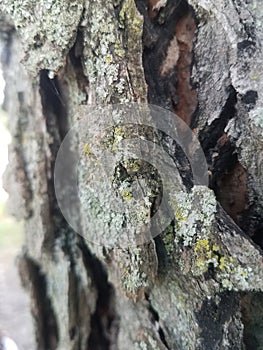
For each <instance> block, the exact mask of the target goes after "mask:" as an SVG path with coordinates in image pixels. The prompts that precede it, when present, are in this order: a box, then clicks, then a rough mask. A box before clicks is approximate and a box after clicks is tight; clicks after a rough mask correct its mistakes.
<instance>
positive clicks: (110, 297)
mask: <svg viewBox="0 0 263 350" xmlns="http://www.w3.org/2000/svg"><path fill="white" fill-rule="evenodd" d="M78 246H79V248H80V250H81V251H82V259H83V262H84V265H85V267H86V269H87V271H88V272H89V274H90V276H91V277H92V281H93V283H94V285H95V286H96V290H97V303H96V309H95V312H94V313H93V315H91V333H90V336H89V339H88V342H87V348H88V349H101V350H102V349H103V350H104V349H105V350H107V349H114V345H115V344H116V338H117V334H118V323H119V316H118V315H117V314H116V311H115V295H114V294H115V292H114V288H113V286H112V285H111V284H110V283H109V282H108V277H107V273H106V270H105V269H104V267H103V266H102V264H101V262H100V261H99V260H98V259H97V258H96V257H95V256H94V255H93V254H91V253H90V251H89V249H88V248H87V246H86V244H85V242H84V241H83V240H82V239H81V241H80V243H79V245H78Z"/></svg>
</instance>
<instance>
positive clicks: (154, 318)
mask: <svg viewBox="0 0 263 350" xmlns="http://www.w3.org/2000/svg"><path fill="white" fill-rule="evenodd" d="M145 299H146V300H147V302H148V308H149V311H150V313H151V315H152V322H153V325H154V327H155V328H156V329H157V332H158V334H159V337H160V340H161V342H162V343H163V345H164V346H165V348H166V349H168V350H171V348H170V347H169V345H168V344H167V341H166V338H165V332H164V330H163V328H162V327H161V325H160V317H159V315H158V312H157V311H156V310H155V309H154V307H153V306H152V304H151V300H150V298H149V296H148V295H147V294H145Z"/></svg>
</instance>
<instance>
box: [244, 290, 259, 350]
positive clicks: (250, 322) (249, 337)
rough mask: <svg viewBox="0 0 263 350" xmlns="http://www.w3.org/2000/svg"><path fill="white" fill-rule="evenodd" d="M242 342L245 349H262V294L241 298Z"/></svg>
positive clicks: (247, 295) (250, 294)
mask: <svg viewBox="0 0 263 350" xmlns="http://www.w3.org/2000/svg"><path fill="white" fill-rule="evenodd" d="M241 312H242V322H243V324H244V335H243V341H244V344H245V346H246V349H248V350H249V349H255V350H259V349H262V344H263V317H262V315H263V294H262V293H248V294H246V295H245V296H243V297H242V298H241Z"/></svg>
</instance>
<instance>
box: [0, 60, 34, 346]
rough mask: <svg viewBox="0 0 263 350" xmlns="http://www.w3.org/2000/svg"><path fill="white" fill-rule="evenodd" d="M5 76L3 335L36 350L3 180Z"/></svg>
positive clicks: (16, 227)
mask: <svg viewBox="0 0 263 350" xmlns="http://www.w3.org/2000/svg"><path fill="white" fill-rule="evenodd" d="M4 86H5V82H4V79H3V72H2V69H1V66H0V334H4V335H7V336H9V337H11V338H12V339H13V340H14V341H15V342H16V343H17V345H18V348H19V350H35V346H34V336H33V326H32V319H31V315H30V308H29V298H28V295H27V294H26V292H25V291H24V290H23V288H22V287H21V284H20V280H19V276H18V272H17V268H16V258H17V256H18V254H19V252H20V250H21V248H22V245H23V223H22V222H17V221H16V220H15V219H14V218H12V217H11V216H9V215H8V212H7V208H6V203H7V199H8V194H7V193H6V192H5V191H4V189H3V181H2V176H3V173H4V171H5V168H6V166H7V163H8V144H9V143H10V142H11V136H10V134H9V133H8V130H7V119H8V116H7V115H6V113H5V112H4V111H3V110H2V103H3V100H4Z"/></svg>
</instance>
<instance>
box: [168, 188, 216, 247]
mask: <svg viewBox="0 0 263 350" xmlns="http://www.w3.org/2000/svg"><path fill="white" fill-rule="evenodd" d="M170 204H171V205H172V207H173V209H174V212H175V224H176V227H175V231H176V237H175V241H176V243H179V241H182V243H183V245H184V246H193V244H194V243H195V242H197V241H198V240H199V239H208V238H209V235H210V233H211V230H212V225H213V222H214V220H215V213H216V199H215V196H214V193H213V191H211V190H209V189H208V188H207V187H205V186H194V187H193V189H192V191H191V192H190V193H187V192H183V191H181V192H179V193H175V194H173V195H172V196H171V201H170Z"/></svg>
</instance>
